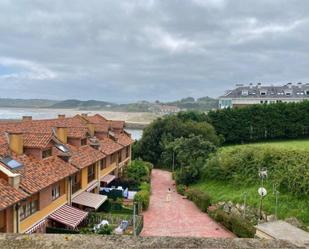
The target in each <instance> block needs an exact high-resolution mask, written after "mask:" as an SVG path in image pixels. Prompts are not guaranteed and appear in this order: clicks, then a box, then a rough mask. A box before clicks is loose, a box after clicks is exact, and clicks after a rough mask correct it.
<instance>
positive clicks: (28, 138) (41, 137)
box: [23, 133, 53, 149]
mask: <svg viewBox="0 0 309 249" xmlns="http://www.w3.org/2000/svg"><path fill="white" fill-rule="evenodd" d="M23 137H24V147H28V148H39V149H44V148H46V147H47V145H48V144H49V143H50V141H51V140H52V137H53V136H52V134H48V133H47V134H46V133H45V134H35V133H26V134H23Z"/></svg>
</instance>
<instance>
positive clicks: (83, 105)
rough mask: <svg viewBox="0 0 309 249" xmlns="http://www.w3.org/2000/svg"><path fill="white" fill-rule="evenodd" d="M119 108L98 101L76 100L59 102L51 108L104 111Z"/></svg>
mask: <svg viewBox="0 0 309 249" xmlns="http://www.w3.org/2000/svg"><path fill="white" fill-rule="evenodd" d="M114 106H117V105H116V104H113V103H110V102H105V101H98V100H86V101H81V100H76V99H68V100H64V101H60V102H57V103H55V104H53V105H51V106H49V107H50V108H68V109H104V108H111V107H114Z"/></svg>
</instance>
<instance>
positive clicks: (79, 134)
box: [68, 127, 88, 138]
mask: <svg viewBox="0 0 309 249" xmlns="http://www.w3.org/2000/svg"><path fill="white" fill-rule="evenodd" d="M87 132H88V128H86V127H68V137H72V138H86V137H87Z"/></svg>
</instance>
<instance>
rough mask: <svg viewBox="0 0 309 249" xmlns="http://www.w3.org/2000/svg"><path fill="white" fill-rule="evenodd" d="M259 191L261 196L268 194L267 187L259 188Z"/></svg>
mask: <svg viewBox="0 0 309 249" xmlns="http://www.w3.org/2000/svg"><path fill="white" fill-rule="evenodd" d="M258 193H259V195H260V196H262V197H264V196H266V195H267V190H266V189H265V188H259V189H258Z"/></svg>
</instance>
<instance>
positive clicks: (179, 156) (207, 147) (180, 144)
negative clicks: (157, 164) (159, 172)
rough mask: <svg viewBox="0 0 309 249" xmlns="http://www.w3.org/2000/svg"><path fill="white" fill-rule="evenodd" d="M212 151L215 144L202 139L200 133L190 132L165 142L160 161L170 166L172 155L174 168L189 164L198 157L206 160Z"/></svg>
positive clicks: (214, 149)
mask: <svg viewBox="0 0 309 249" xmlns="http://www.w3.org/2000/svg"><path fill="white" fill-rule="evenodd" d="M214 151H216V146H215V145H214V144H213V143H211V142H210V141H208V140H205V139H203V137H202V136H201V135H193V134H191V135H189V137H188V138H186V137H181V138H176V139H175V140H174V141H172V142H169V143H167V144H166V145H165V150H164V152H163V153H162V156H161V162H162V163H163V164H165V165H170V166H171V165H172V163H173V162H171V158H172V156H174V164H175V165H176V168H177V167H181V166H189V165H191V164H192V163H193V162H194V161H196V160H198V159H200V160H202V161H206V159H207V158H208V156H209V154H210V153H213V152H214Z"/></svg>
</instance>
